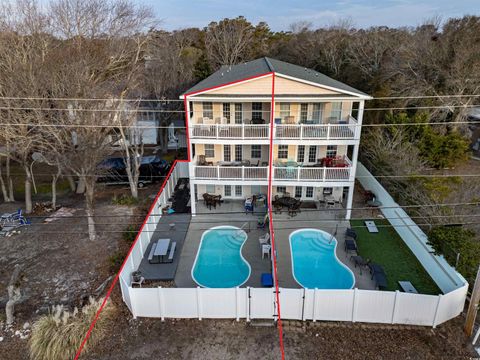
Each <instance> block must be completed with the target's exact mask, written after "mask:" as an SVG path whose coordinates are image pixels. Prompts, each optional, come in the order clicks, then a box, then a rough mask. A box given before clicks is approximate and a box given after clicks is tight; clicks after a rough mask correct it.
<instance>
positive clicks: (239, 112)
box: [235, 103, 243, 124]
mask: <svg viewBox="0 0 480 360" xmlns="http://www.w3.org/2000/svg"><path fill="white" fill-rule="evenodd" d="M241 123H243V106H242V103H236V104H235V124H241Z"/></svg>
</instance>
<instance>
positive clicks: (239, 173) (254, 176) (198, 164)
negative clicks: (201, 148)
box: [193, 155, 268, 181]
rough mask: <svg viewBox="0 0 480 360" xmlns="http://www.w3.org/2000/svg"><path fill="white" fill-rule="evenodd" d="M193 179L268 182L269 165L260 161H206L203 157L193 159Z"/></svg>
mask: <svg viewBox="0 0 480 360" xmlns="http://www.w3.org/2000/svg"><path fill="white" fill-rule="evenodd" d="M193 164H194V173H193V178H194V179H197V180H258V181H267V176H268V164H266V163H265V162H261V161H260V160H258V161H256V162H254V161H250V160H243V161H217V162H215V163H213V162H209V161H205V157H204V156H203V155H199V156H195V157H194V159H193Z"/></svg>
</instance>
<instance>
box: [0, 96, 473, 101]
mask: <svg viewBox="0 0 480 360" xmlns="http://www.w3.org/2000/svg"><path fill="white" fill-rule="evenodd" d="M267 95H268V94H267ZM466 97H480V95H479V94H447V95H411V96H378V97H373V98H372V99H368V100H366V101H372V100H400V99H437V98H438V99H443V98H466ZM0 100H50V101H117V102H160V103H163V102H183V101H184V100H183V99H146V98H136V99H132V98H130V99H128V98H127V99H124V98H123V99H116V98H67V97H41V96H29V97H28V96H26V97H18V96H0Z"/></svg>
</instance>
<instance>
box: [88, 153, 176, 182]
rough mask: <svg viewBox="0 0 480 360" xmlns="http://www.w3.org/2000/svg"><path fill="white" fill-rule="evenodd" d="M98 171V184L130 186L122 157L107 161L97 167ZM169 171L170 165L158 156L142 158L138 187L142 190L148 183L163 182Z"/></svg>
mask: <svg viewBox="0 0 480 360" xmlns="http://www.w3.org/2000/svg"><path fill="white" fill-rule="evenodd" d="M97 169H98V172H99V176H98V178H97V181H98V182H102V183H107V184H128V175H127V170H126V166H125V161H124V159H123V158H122V157H112V158H108V159H105V160H103V161H102V162H101V163H100V164H98V165H97ZM169 169H170V164H169V163H168V161H166V160H163V159H161V158H159V157H158V156H156V155H150V156H144V157H142V160H141V163H140V176H139V178H138V187H139V188H142V187H144V186H145V184H147V183H154V182H156V181H162V180H163V177H164V176H165V175H166V174H167V173H168V170H169Z"/></svg>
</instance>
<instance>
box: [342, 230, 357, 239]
mask: <svg viewBox="0 0 480 360" xmlns="http://www.w3.org/2000/svg"><path fill="white" fill-rule="evenodd" d="M345 235H346V236H349V237H351V238H354V239H357V233H356V232H355V230H353V229H350V228H347V230H346V231H345Z"/></svg>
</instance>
